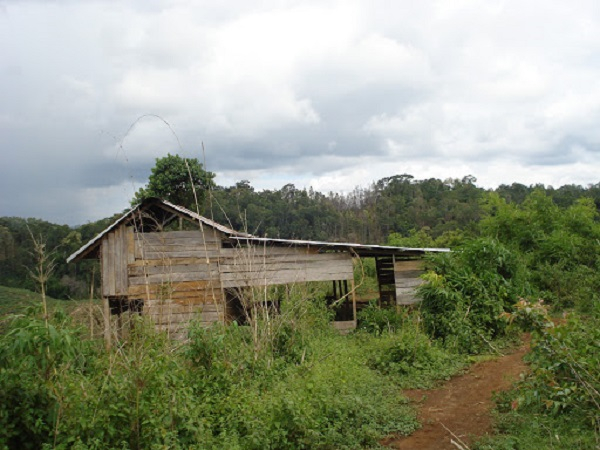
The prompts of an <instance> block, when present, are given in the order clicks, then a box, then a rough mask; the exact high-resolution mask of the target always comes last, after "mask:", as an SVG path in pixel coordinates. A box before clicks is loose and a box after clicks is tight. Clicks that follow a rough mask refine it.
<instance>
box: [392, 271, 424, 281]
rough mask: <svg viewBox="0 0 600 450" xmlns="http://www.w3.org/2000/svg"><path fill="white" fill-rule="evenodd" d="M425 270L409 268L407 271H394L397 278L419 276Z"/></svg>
mask: <svg viewBox="0 0 600 450" xmlns="http://www.w3.org/2000/svg"><path fill="white" fill-rule="evenodd" d="M424 273H425V272H424V271H422V270H407V271H405V272H394V276H395V277H396V279H397V280H398V279H406V278H419V277H420V276H421V275H423V274H424Z"/></svg>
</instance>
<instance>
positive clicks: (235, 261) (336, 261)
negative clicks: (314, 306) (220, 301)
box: [220, 246, 353, 288]
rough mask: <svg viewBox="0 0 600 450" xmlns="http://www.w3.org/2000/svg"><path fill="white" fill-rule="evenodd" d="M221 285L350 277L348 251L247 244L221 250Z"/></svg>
mask: <svg viewBox="0 0 600 450" xmlns="http://www.w3.org/2000/svg"><path fill="white" fill-rule="evenodd" d="M220 271H221V283H222V285H223V287H224V288H234V287H247V286H268V285H274V284H288V283H304V282H307V281H331V280H351V279H353V267H352V256H351V255H350V253H318V249H316V248H312V247H271V246H250V247H240V248H229V249H222V250H221V264H220Z"/></svg>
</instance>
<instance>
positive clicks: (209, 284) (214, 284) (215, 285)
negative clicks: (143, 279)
mask: <svg viewBox="0 0 600 450" xmlns="http://www.w3.org/2000/svg"><path fill="white" fill-rule="evenodd" d="M146 288H147V289H148V291H150V293H151V294H154V293H160V292H165V291H169V292H171V293H175V292H195V291H204V290H207V291H211V290H215V291H217V292H220V289H219V288H220V283H219V282H218V281H215V280H212V281H211V280H209V281H186V282H180V283H171V284H169V285H168V286H165V285H162V284H148V285H145V284H144V285H137V286H133V285H132V286H129V289H128V294H129V296H130V297H135V296H136V295H144V296H145V295H146Z"/></svg>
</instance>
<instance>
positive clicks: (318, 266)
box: [220, 261, 352, 275]
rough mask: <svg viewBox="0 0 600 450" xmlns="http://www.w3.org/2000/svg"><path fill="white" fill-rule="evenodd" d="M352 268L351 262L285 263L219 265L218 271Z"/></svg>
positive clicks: (268, 271) (331, 270) (337, 269)
mask: <svg viewBox="0 0 600 450" xmlns="http://www.w3.org/2000/svg"><path fill="white" fill-rule="evenodd" d="M351 268H352V262H351V261H311V262H308V261H303V262H299V263H295V262H285V263H274V264H262V263H261V264H256V265H245V264H239V265H229V264H221V265H220V270H221V273H222V274H223V275H225V274H235V273H273V272H280V271H299V272H305V271H315V270H320V271H324V272H341V271H344V272H345V271H348V270H351Z"/></svg>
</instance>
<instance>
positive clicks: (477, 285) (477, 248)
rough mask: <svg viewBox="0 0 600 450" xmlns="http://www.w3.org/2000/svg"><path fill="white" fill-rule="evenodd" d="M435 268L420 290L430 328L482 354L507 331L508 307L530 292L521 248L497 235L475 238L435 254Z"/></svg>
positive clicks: (461, 348) (438, 336)
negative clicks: (507, 244) (513, 247)
mask: <svg viewBox="0 0 600 450" xmlns="http://www.w3.org/2000/svg"><path fill="white" fill-rule="evenodd" d="M430 264H431V265H432V267H433V270H431V271H430V272H428V273H427V274H426V275H425V276H424V278H425V280H426V281H427V282H426V283H425V284H423V285H421V286H420V287H419V289H418V293H419V295H420V296H422V298H423V301H422V303H421V313H422V315H423V321H424V325H425V330H426V331H427V332H428V333H429V334H430V336H432V337H433V338H436V339H441V340H442V341H443V342H444V343H445V345H446V346H447V347H448V348H451V349H454V350H455V351H458V352H464V353H479V352H481V351H483V350H485V349H487V348H488V345H489V341H490V340H492V339H495V338H498V337H502V336H504V335H505V332H506V322H505V321H503V320H502V318H501V315H502V313H503V312H506V311H510V309H511V306H512V305H513V304H514V303H515V301H516V300H517V298H518V297H519V296H520V295H522V294H523V293H524V292H527V291H528V285H527V283H526V282H525V273H524V268H523V266H522V264H521V263H520V261H519V258H518V256H517V254H516V253H514V252H512V251H510V250H509V249H508V248H507V247H505V246H503V245H502V244H500V243H499V242H498V241H497V240H495V239H489V238H481V239H477V240H474V241H471V242H469V243H468V244H466V245H465V246H464V247H463V248H461V249H459V250H458V251H456V252H454V253H446V254H441V255H437V256H433V257H432V258H431V259H430Z"/></svg>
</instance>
